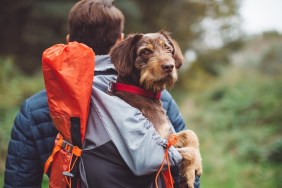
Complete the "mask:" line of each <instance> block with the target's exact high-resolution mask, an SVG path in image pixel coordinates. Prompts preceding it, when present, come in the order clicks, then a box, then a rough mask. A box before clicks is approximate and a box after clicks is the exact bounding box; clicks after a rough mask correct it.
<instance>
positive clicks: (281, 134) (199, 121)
mask: <svg viewBox="0 0 282 188" xmlns="http://www.w3.org/2000/svg"><path fill="white" fill-rule="evenodd" d="M274 39H275V40H274ZM281 39H282V37H281V36H275V37H274V38H273V36H263V37H261V36H260V37H255V38H252V39H248V40H247V41H245V43H244V45H242V48H241V49H239V50H238V51H236V52H235V53H236V56H235V57H236V58H233V60H232V58H231V55H229V58H230V59H229V62H231V63H233V64H231V65H230V64H229V65H228V66H226V65H221V68H220V69H219V71H218V72H217V74H214V73H213V72H210V71H209V70H206V69H201V71H199V69H195V68H191V69H188V70H186V71H184V72H182V74H181V77H180V79H181V80H180V83H181V85H180V86H182V87H181V88H177V89H176V90H175V93H174V95H175V96H178V97H177V99H178V101H179V102H181V103H180V104H182V105H181V111H182V112H183V115H184V117H185V118H186V120H187V124H188V128H190V129H192V130H195V131H196V133H197V134H198V136H199V137H200V143H201V151H202V157H203V164H204V174H203V176H202V178H201V183H202V186H203V187H211V188H212V187H231V188H232V187H234V188H236V187H257V186H258V185H259V187H261V188H268V187H281V186H282V184H281V179H282V160H281V159H282V123H281V122H282V101H281V96H282V69H281V68H282V64H281V62H282V61H281V58H280V54H281V53H282V48H281V44H279V41H280V40H281ZM258 43H260V44H263V45H264V47H263V48H259V49H258V47H257V44H258ZM274 46H275V48H274ZM225 50H226V49H225ZM223 51H224V50H223ZM246 51H247V52H248V53H247V54H246ZM253 54H255V57H256V58H258V59H259V60H260V61H259V62H256V63H253V61H252V58H251V56H252V55H253ZM210 55H212V54H210ZM214 55H215V56H217V54H214ZM270 55H271V56H270ZM238 56H239V57H240V58H239V59H240V62H237V61H238ZM270 57H271V58H270ZM211 60H213V58H211ZM198 61H199V60H198ZM198 61H197V62H196V63H198ZM201 63H203V62H201ZM210 63H212V61H210ZM268 65H269V66H272V65H275V69H271V67H268ZM195 66H197V65H195ZM216 66H218V63H216ZM269 69H271V70H272V71H269ZM195 70H196V72H195ZM191 79H192V80H193V81H191ZM186 80H189V81H186ZM193 82H196V83H193ZM199 85H200V86H199ZM179 90H180V91H179ZM183 90H184V92H183ZM185 91H186V92H185Z"/></svg>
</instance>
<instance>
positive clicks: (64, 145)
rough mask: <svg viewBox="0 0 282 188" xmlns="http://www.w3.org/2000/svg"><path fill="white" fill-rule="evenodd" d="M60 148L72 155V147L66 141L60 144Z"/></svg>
mask: <svg viewBox="0 0 282 188" xmlns="http://www.w3.org/2000/svg"><path fill="white" fill-rule="evenodd" d="M62 148H63V149H64V150H65V151H67V152H69V153H72V150H73V145H72V144H71V143H69V142H67V141H65V140H64V141H63V144H62Z"/></svg>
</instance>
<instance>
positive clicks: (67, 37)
mask: <svg viewBox="0 0 282 188" xmlns="http://www.w3.org/2000/svg"><path fill="white" fill-rule="evenodd" d="M69 42H70V34H67V35H66V43H67V44H68V43H69Z"/></svg>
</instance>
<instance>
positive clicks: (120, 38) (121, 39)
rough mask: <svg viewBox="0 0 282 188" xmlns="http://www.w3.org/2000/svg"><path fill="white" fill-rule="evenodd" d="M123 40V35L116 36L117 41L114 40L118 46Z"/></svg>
mask: <svg viewBox="0 0 282 188" xmlns="http://www.w3.org/2000/svg"><path fill="white" fill-rule="evenodd" d="M123 39H124V33H120V34H119V36H118V39H117V40H116V42H115V44H118V43H119V42H121V41H123Z"/></svg>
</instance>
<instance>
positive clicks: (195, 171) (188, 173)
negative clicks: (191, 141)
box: [177, 147, 202, 188]
mask: <svg viewBox="0 0 282 188" xmlns="http://www.w3.org/2000/svg"><path fill="white" fill-rule="evenodd" d="M177 150H178V151H179V153H180V154H181V155H182V157H183V160H182V163H181V177H182V182H181V183H180V184H181V187H182V188H184V187H188V188H194V181H195V175H197V176H201V174H202V159H201V155H200V152H199V150H197V149H195V148H191V147H184V148H178V149H177ZM183 179H185V182H183Z"/></svg>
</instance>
